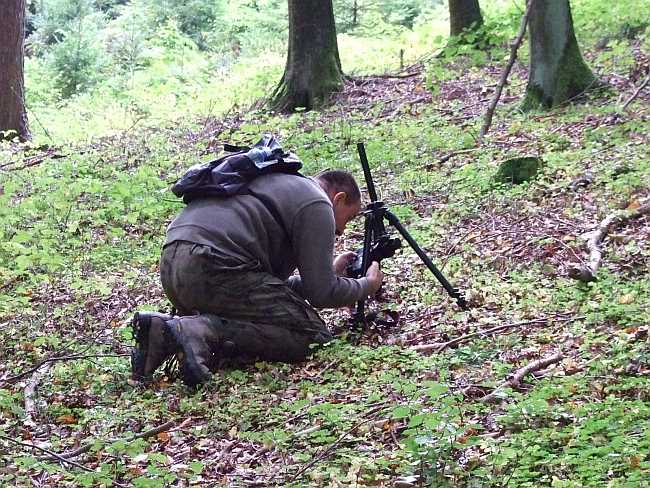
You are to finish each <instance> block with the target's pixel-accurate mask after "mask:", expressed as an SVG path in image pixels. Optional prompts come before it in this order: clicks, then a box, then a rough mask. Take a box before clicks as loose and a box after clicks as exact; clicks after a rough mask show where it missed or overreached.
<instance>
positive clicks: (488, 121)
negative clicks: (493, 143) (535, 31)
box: [479, 0, 534, 139]
mask: <svg viewBox="0 0 650 488" xmlns="http://www.w3.org/2000/svg"><path fill="white" fill-rule="evenodd" d="M533 1H534V0H528V2H527V5H526V11H525V12H524V15H523V17H522V18H521V23H520V24H519V32H518V33H517V37H516V38H515V41H514V42H513V43H512V49H511V50H510V59H508V64H507V65H506V67H505V68H504V69H503V72H502V73H501V79H500V80H499V84H498V85H497V88H496V90H495V92H494V97H492V101H491V102H490V105H489V106H488V109H487V112H486V113H485V121H484V122H483V127H481V132H479V138H480V139H482V138H483V137H484V136H485V134H487V131H488V130H489V129H490V125H492V117H493V116H494V110H495V109H496V107H497V103H499V98H501V92H502V91H503V87H504V86H505V84H506V81H507V80H508V75H509V74H510V70H511V69H512V66H513V65H514V64H515V60H516V59H517V50H518V49H519V46H520V45H521V41H522V40H523V39H524V34H526V25H527V24H528V16H529V15H530V8H531V6H532V4H533Z"/></svg>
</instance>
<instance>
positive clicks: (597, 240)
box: [569, 202, 650, 283]
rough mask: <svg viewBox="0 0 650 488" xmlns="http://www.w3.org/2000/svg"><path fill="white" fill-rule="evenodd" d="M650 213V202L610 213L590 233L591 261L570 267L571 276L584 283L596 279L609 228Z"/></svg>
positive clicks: (588, 247) (588, 243) (589, 248)
mask: <svg viewBox="0 0 650 488" xmlns="http://www.w3.org/2000/svg"><path fill="white" fill-rule="evenodd" d="M648 214H650V202H648V203H646V204H645V205H641V206H640V207H639V208H636V209H633V210H617V211H616V212H613V213H611V214H609V215H608V216H607V217H606V218H605V220H603V221H602V222H601V223H600V225H599V226H598V228H597V229H596V230H595V231H593V232H591V233H590V234H588V235H589V240H588V241H587V250H588V251H589V263H587V264H581V265H577V266H573V267H572V268H569V276H570V277H571V278H573V279H576V280H579V281H582V282H584V283H587V282H589V281H595V280H596V272H597V271H598V268H599V267H600V263H601V261H602V258H603V251H602V249H601V247H600V244H601V242H602V241H603V239H604V238H605V236H606V235H607V233H608V232H609V230H610V229H611V228H612V227H613V226H614V225H620V224H624V223H626V222H627V221H628V220H631V219H638V218H639V217H642V216H643V215H648Z"/></svg>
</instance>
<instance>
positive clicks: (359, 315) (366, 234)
mask: <svg viewBox="0 0 650 488" xmlns="http://www.w3.org/2000/svg"><path fill="white" fill-rule="evenodd" d="M371 218H372V216H371V215H366V220H365V221H364V224H363V256H362V258H361V276H362V277H363V276H365V275H366V271H368V266H369V265H370V263H369V262H368V259H369V257H370V256H369V254H370V246H371V245H372V225H371V223H370V219H371ZM365 306H366V301H365V299H364V300H359V301H358V302H357V310H356V312H355V313H354V321H355V322H358V323H361V324H363V323H364V322H365V318H366V317H365Z"/></svg>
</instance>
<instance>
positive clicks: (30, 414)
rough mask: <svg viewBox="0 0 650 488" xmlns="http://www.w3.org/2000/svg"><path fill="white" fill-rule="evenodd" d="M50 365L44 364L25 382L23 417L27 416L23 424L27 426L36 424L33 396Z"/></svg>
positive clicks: (35, 408)
mask: <svg viewBox="0 0 650 488" xmlns="http://www.w3.org/2000/svg"><path fill="white" fill-rule="evenodd" d="M51 367H52V363H48V364H46V365H45V366H44V367H43V368H41V369H40V370H38V371H35V372H34V374H33V375H32V377H31V379H30V380H29V382H28V383H27V386H25V393H24V395H25V417H27V420H25V424H26V425H28V426H29V427H35V426H36V423H37V422H36V420H35V418H36V416H37V412H36V410H37V407H36V400H35V399H34V397H35V396H36V390H38V385H39V384H40V382H41V380H42V379H43V377H44V376H45V375H46V374H47V372H48V370H49V369H50V368H51Z"/></svg>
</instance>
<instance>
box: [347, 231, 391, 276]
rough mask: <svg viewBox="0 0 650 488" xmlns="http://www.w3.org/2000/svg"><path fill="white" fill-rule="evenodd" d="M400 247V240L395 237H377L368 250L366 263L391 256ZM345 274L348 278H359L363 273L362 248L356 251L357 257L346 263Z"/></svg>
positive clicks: (379, 260)
mask: <svg viewBox="0 0 650 488" xmlns="http://www.w3.org/2000/svg"><path fill="white" fill-rule="evenodd" d="M400 247H402V241H400V240H399V239H398V238H397V237H389V236H387V235H384V236H382V237H380V238H379V239H377V240H376V241H375V242H374V243H373V244H372V246H370V251H369V252H368V265H370V263H372V262H373V261H377V262H378V263H379V262H381V260H382V259H384V258H391V257H393V255H394V254H395V251H397V250H398V249H399V248H400ZM346 271H347V275H348V277H349V278H361V276H362V273H363V248H362V249H359V250H358V251H357V257H356V258H354V259H353V260H352V261H351V262H350V264H348V266H347V268H346Z"/></svg>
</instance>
